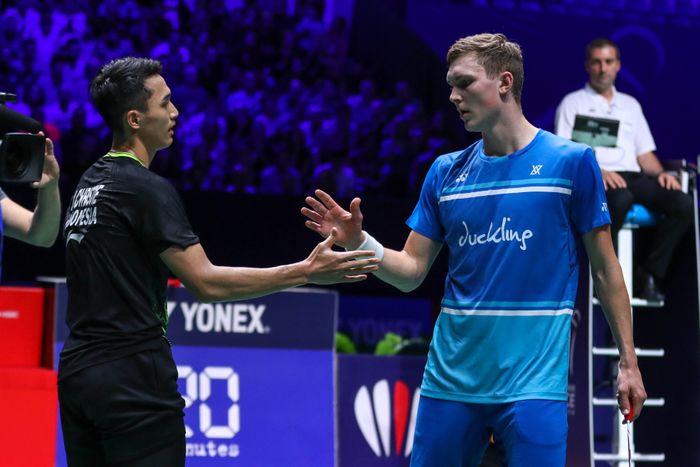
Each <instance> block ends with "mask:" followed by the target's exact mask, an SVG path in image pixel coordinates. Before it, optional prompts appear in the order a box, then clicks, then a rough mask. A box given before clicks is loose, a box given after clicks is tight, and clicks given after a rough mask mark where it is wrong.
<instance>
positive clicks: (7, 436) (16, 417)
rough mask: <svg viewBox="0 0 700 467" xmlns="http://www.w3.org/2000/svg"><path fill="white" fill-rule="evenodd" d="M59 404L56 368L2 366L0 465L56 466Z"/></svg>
mask: <svg viewBox="0 0 700 467" xmlns="http://www.w3.org/2000/svg"><path fill="white" fill-rule="evenodd" d="M57 406H58V400H57V396H56V372H55V371H52V370H47V369H44V368H0V465H7V466H11V465H17V466H20V465H22V466H24V465H26V466H37V467H42V466H46V467H50V466H53V465H55V458H56V424H57V411H58V407H57Z"/></svg>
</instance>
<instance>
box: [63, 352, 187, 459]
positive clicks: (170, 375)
mask: <svg viewBox="0 0 700 467" xmlns="http://www.w3.org/2000/svg"><path fill="white" fill-rule="evenodd" d="M161 340H162V345H161V346H160V348H158V349H155V350H147V351H143V352H140V353H136V354H133V355H129V356H126V357H124V358H121V359H118V360H114V361H110V362H106V363H102V364H99V365H95V366H91V367H88V368H85V369H83V370H81V371H79V372H77V373H75V374H73V375H70V376H68V377H66V378H64V379H62V380H60V381H59V383H58V400H59V405H60V408H61V427H62V429H63V439H64V445H65V449H66V456H67V459H68V465H69V466H91V467H92V466H100V465H110V464H119V463H122V462H127V461H130V460H133V459H138V458H141V457H144V456H147V455H149V454H151V453H153V452H156V451H159V450H161V449H162V448H163V447H164V446H167V445H170V444H173V443H179V442H181V443H182V445H183V446H184V438H185V424H184V420H183V417H184V412H183V409H184V406H185V402H184V400H183V399H182V397H181V396H180V393H179V392H178V388H177V367H176V366H175V361H174V360H173V355H172V352H171V350H170V346H169V345H168V343H167V342H166V341H165V339H161ZM183 462H184V452H183Z"/></svg>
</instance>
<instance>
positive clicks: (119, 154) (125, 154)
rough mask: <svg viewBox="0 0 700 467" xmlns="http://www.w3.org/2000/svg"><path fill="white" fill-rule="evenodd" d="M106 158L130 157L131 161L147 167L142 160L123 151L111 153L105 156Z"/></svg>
mask: <svg viewBox="0 0 700 467" xmlns="http://www.w3.org/2000/svg"><path fill="white" fill-rule="evenodd" d="M105 157H128V158H129V159H133V160H135V161H136V162H138V163H139V164H141V166H142V167H146V166H145V165H144V164H143V162H141V160H140V159H139V158H138V157H136V156H134V155H133V154H132V153H130V152H123V151H109V152H108V153H107V154H105Z"/></svg>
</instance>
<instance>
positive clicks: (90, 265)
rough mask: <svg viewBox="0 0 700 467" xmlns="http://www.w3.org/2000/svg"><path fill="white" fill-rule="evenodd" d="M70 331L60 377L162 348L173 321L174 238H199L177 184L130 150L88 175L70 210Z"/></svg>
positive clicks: (181, 241)
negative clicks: (169, 260)
mask: <svg viewBox="0 0 700 467" xmlns="http://www.w3.org/2000/svg"><path fill="white" fill-rule="evenodd" d="M63 234H64V237H65V241H66V276H67V284H68V311H67V315H66V323H67V324H68V328H69V330H70V334H69V336H68V338H67V339H66V342H65V344H64V346H63V351H62V352H61V359H60V366H59V368H60V370H59V373H60V377H65V376H68V375H69V374H71V373H74V372H76V371H79V370H81V369H83V368H85V367H88V366H91V365H95V364H98V363H103V362H106V361H109V360H114V359H117V358H121V357H124V356H126V355H129V354H132V353H135V352H139V351H142V350H146V349H154V348H157V347H158V345H159V344H160V342H159V339H161V338H162V336H163V335H164V334H165V328H166V325H167V321H168V314H167V304H166V298H165V292H166V287H167V279H168V269H167V267H166V266H165V264H164V263H163V262H162V260H161V259H160V257H159V254H160V253H162V252H163V251H164V250H165V249H167V248H168V247H170V246H179V247H182V248H185V247H187V246H190V245H193V244H196V243H198V242H199V239H198V238H197V236H196V235H195V234H194V233H193V232H192V228H191V227H190V223H189V221H188V219H187V216H186V214H185V210H184V208H183V206H182V201H181V200H180V197H179V196H178V194H177V192H176V191H175V189H174V188H173V187H172V185H171V184H170V183H169V182H168V181H167V180H165V179H164V178H162V177H160V176H159V175H157V174H154V173H153V172H151V171H149V170H148V169H146V168H145V167H143V166H142V165H140V163H139V162H138V161H136V160H133V159H131V158H128V157H102V158H100V160H98V161H97V162H95V163H94V164H93V165H92V166H91V167H90V168H89V169H88V170H87V171H86V172H85V173H84V174H83V176H82V178H81V179H80V182H79V183H78V186H77V188H76V190H75V193H74V194H73V197H72V199H71V204H70V207H69V209H68V212H67V214H66V218H65V222H64V230H63Z"/></svg>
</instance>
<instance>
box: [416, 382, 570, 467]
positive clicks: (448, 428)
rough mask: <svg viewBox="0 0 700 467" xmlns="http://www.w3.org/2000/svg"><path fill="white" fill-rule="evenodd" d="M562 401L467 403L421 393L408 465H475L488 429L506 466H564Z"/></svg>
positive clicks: (565, 428)
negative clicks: (409, 463) (425, 395)
mask: <svg viewBox="0 0 700 467" xmlns="http://www.w3.org/2000/svg"><path fill="white" fill-rule="evenodd" d="M566 417H567V414H566V402H565V401H550V400H523V401H516V402H508V403H504V404H469V403H465V402H455V401H449V400H442V399H433V398H430V397H424V396H421V398H420V403H419V405H418V416H417V419H416V430H415V435H414V441H413V453H412V454H411V467H451V466H454V467H458V466H459V467H462V466H464V467H466V466H478V465H480V464H481V459H482V457H483V456H484V452H485V451H486V447H487V446H488V443H489V439H490V437H491V435H492V434H493V436H494V439H495V441H496V444H497V445H498V446H499V448H500V450H501V451H502V452H503V456H504V460H505V461H506V462H507V465H508V467H525V466H527V467H530V466H533V465H536V466H538V467H564V466H565V464H566V434H567V431H568V422H567V418H566Z"/></svg>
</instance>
